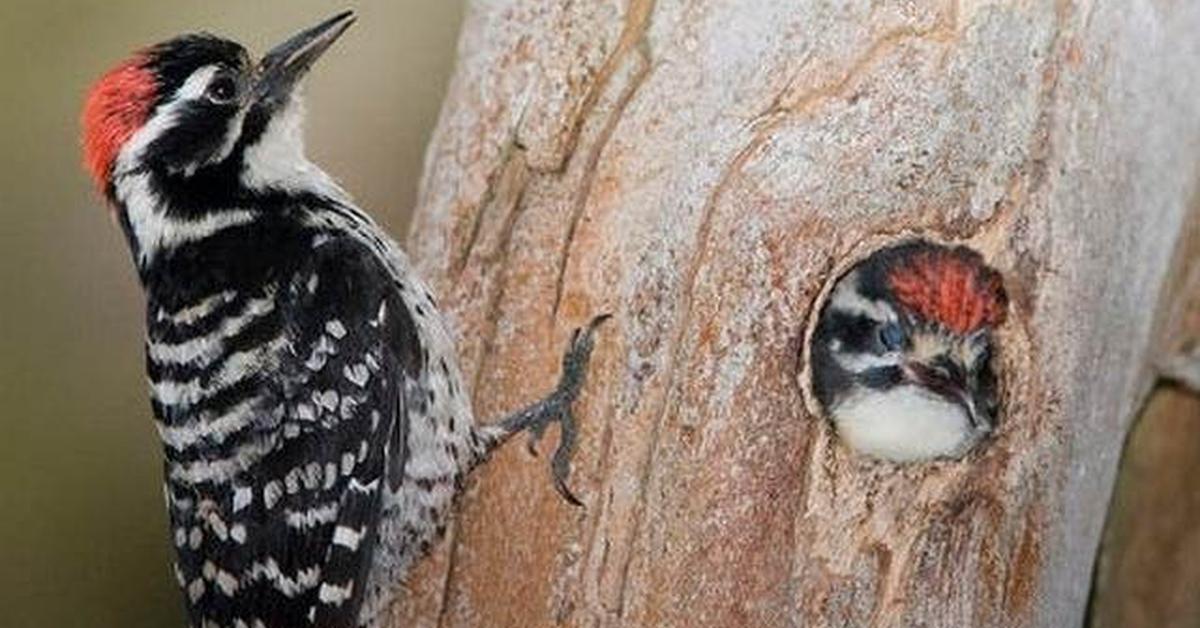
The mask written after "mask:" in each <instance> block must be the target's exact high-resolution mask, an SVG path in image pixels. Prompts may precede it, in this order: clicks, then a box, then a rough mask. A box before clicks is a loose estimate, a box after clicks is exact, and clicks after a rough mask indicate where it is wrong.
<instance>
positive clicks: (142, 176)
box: [82, 11, 603, 628]
mask: <svg viewBox="0 0 1200 628" xmlns="http://www.w3.org/2000/svg"><path fill="white" fill-rule="evenodd" d="M354 19H355V18H354V15H353V14H352V13H351V12H349V11H347V12H345V13H341V14H339V15H336V16H334V17H332V18H330V19H328V20H326V21H324V22H322V23H321V24H318V25H317V26H315V27H312V28H310V29H307V30H305V31H302V32H300V33H298V34H297V35H295V36H293V37H292V38H290V39H288V40H287V41H285V42H283V43H282V44H280V45H279V46H278V47H276V48H274V49H273V50H271V51H270V52H269V53H267V55H266V56H264V57H263V58H262V59H261V60H260V61H259V62H257V63H254V62H252V60H251V58H250V56H249V55H248V54H247V52H246V50H245V49H244V48H243V47H242V46H240V45H238V44H237V43H235V42H232V41H229V40H226V39H221V38H218V37H215V36H212V35H208V34H193V35H184V36H181V37H177V38H175V39H171V40H169V41H166V42H163V43H160V44H157V45H154V46H150V47H149V48H146V49H144V50H141V51H140V52H138V53H136V54H134V55H133V57H132V58H130V59H128V60H126V61H125V62H123V63H121V64H119V65H118V66H116V67H115V68H114V69H113V70H111V71H110V72H108V73H107V74H105V75H104V76H103V77H102V78H100V80H99V81H98V82H97V83H96V84H95V86H94V87H93V88H92V90H91V92H90V93H89V94H88V96H87V100H86V104H85V106H84V111H83V119H82V122H83V144H84V153H85V165H86V167H87V169H88V171H89V173H90V174H91V176H92V178H93V179H94V181H95V183H96V184H97V186H98V187H99V189H100V190H101V193H102V194H103V195H104V196H105V197H106V199H107V200H108V201H109V203H110V205H111V207H112V208H113V209H114V212H115V215H116V217H117V219H118V221H119V222H120V225H121V228H122V230H123V231H124V233H125V236H126V238H127V240H128V243H129V247H130V249H131V251H132V254H133V260H134V263H135V265H136V267H137V273H138V276H139V278H140V280H141V283H142V285H143V287H144V289H145V294H146V302H147V317H146V325H147V333H146V366H147V371H148V375H149V383H150V396H151V405H152V406H153V411H154V416H155V417H156V425H157V427H158V431H159V434H160V436H161V439H162V442H163V445H164V450H165V475H166V481H165V492H166V501H167V508H168V511H169V519H170V524H171V533H172V534H171V537H172V539H173V542H174V545H175V548H176V551H177V561H176V566H175V573H176V576H177V578H178V581H179V585H180V586H181V587H182V589H183V591H184V598H185V601H186V607H187V612H188V616H189V619H190V622H191V624H192V625H194V626H204V627H208V626H231V627H233V626H236V627H259V628H263V627H268V628H274V627H288V628H291V627H295V626H323V627H345V626H376V625H378V624H379V622H381V621H382V620H381V619H380V617H381V615H384V613H382V612H381V611H383V610H384V609H385V608H386V605H387V602H388V600H389V599H390V598H391V596H392V594H393V592H394V591H395V589H396V587H397V584H398V581H399V579H400V578H401V577H402V576H403V575H404V574H405V572H406V571H407V570H408V568H409V567H410V566H411V565H412V564H413V562H414V561H415V560H416V559H418V558H419V557H420V556H421V555H422V554H424V553H425V552H427V550H428V548H429V546H430V543H431V542H432V541H434V540H435V539H436V537H438V536H439V535H440V534H441V533H442V531H443V529H444V525H445V520H446V515H447V511H448V509H449V507H450V505H451V502H452V500H453V497H454V496H455V494H456V493H457V492H458V491H459V489H460V488H461V485H462V480H463V478H464V476H465V475H466V474H467V473H468V472H469V471H470V470H471V469H472V468H473V467H474V466H476V465H477V464H479V463H480V462H482V461H484V460H485V459H486V458H487V457H488V454H489V453H490V452H491V451H492V450H493V449H494V448H495V447H497V446H498V445H500V444H501V443H503V442H504V441H505V440H507V439H508V438H509V437H510V436H512V435H514V434H516V433H518V432H521V431H523V430H530V431H531V436H532V437H537V436H540V435H541V433H542V431H543V430H544V429H545V428H546V426H547V425H548V423H550V422H552V421H559V422H560V423H561V427H562V442H561V443H560V446H559V448H558V450H557V451H556V452H555V455H554V459H553V462H552V470H553V476H554V478H555V480H556V482H557V486H558V488H559V490H560V491H561V492H562V494H563V495H564V496H566V497H567V498H568V499H571V500H572V501H573V500H574V498H573V497H572V496H571V494H570V492H569V491H567V489H566V484H565V477H566V474H567V471H568V464H569V456H570V453H571V445H572V443H573V436H574V423H573V421H572V419H571V404H572V402H573V401H574V399H575V398H576V396H577V394H578V393H579V390H580V388H581V386H582V384H583V381H584V376H585V371H586V368H587V363H588V360H589V357H590V354H591V349H592V332H593V331H594V329H595V328H596V325H597V324H598V323H599V322H600V321H601V320H602V319H603V317H600V318H597V319H595V320H593V321H592V322H591V324H589V325H588V326H587V327H586V328H585V329H583V330H581V331H580V330H577V331H576V334H575V336H574V338H573V339H572V342H571V345H570V347H569V349H568V351H567V352H566V354H565V356H564V358H563V373H562V376H561V379H560V380H559V383H558V386H557V388H556V389H555V390H554V392H553V393H552V394H550V395H549V396H548V397H546V398H545V399H543V400H541V401H539V402H537V403H534V404H533V405H531V406H529V407H527V408H525V409H524V410H522V411H520V412H518V413H516V414H514V415H512V416H510V417H508V418H505V419H503V420H501V421H498V422H495V423H492V424H488V425H476V424H475V421H474V418H473V414H472V411H471V406H470V403H469V401H468V397H467V393H466V389H465V387H464V386H463V382H462V375H461V374H460V371H459V366H458V360H457V357H456V354H455V349H454V343H453V341H452V339H451V335H450V333H449V332H448V330H447V328H446V325H445V322H444V321H443V320H442V317H441V316H440V314H439V313H438V310H437V306H436V303H435V302H434V299H433V297H432V296H431V294H430V291H429V290H428V288H426V286H425V284H424V283H423V282H422V281H421V279H420V278H418V277H417V276H416V275H415V274H414V273H413V271H412V269H411V267H410V266H409V262H408V260H407V259H406V257H405V255H404V253H403V252H402V251H401V250H400V248H399V247H398V246H397V245H396V244H395V242H393V241H392V239H391V238H389V237H388V236H387V234H385V233H384V232H383V231H382V230H381V229H380V228H379V227H378V226H376V224H375V223H374V222H373V221H372V220H371V218H369V217H368V216H367V215H366V214H365V213H363V212H362V211H361V210H360V209H359V208H358V207H356V206H355V205H354V202H353V201H352V200H351V199H350V197H349V195H348V194H347V193H346V192H344V191H343V190H342V189H341V188H339V187H338V186H337V184H335V183H334V181H333V180H332V179H331V178H330V177H329V176H328V175H326V174H325V173H324V172H323V171H321V169H319V168H318V167H317V166H315V165H313V164H312V163H311V162H309V161H308V160H307V159H306V158H305V156H304V153H303V148H302V141H301V131H300V123H301V109H300V102H299V98H298V95H297V93H296V92H297V90H296V88H297V85H298V83H299V82H300V80H301V78H302V77H303V76H304V75H305V73H306V72H307V71H308V70H309V68H310V67H311V66H312V64H313V62H314V61H315V60H316V59H317V58H318V57H319V56H320V55H321V54H322V53H323V52H324V51H325V50H326V49H327V48H328V47H329V46H330V45H331V44H332V43H333V42H334V40H336V39H337V38H338V37H339V36H340V35H341V34H342V33H343V32H344V31H345V30H346V29H347V28H348V27H349V26H350V25H351V24H352V23H353V22H354Z"/></svg>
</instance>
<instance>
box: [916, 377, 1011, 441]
mask: <svg viewBox="0 0 1200 628" xmlns="http://www.w3.org/2000/svg"><path fill="white" fill-rule="evenodd" d="M901 370H902V371H903V373H904V377H905V379H907V380H908V381H910V382H912V383H914V384H917V385H919V386H923V387H925V388H926V389H927V390H929V391H930V392H932V393H933V394H935V395H938V396H939V397H942V398H943V399H945V400H946V401H948V402H950V403H955V404H958V405H959V406H961V407H962V409H963V411H964V412H965V413H966V415H967V420H968V421H970V422H971V425H972V427H974V428H975V429H977V430H983V431H990V430H991V429H992V426H993V423H992V411H991V406H992V402H991V400H990V399H988V398H987V393H985V392H984V391H982V390H978V389H977V388H976V387H974V386H971V385H970V384H969V383H968V382H967V378H966V377H965V376H964V375H963V373H962V371H961V370H958V371H956V372H947V371H945V370H944V369H936V368H933V367H930V366H929V365H926V364H923V363H921V362H908V363H905V364H904V366H903V367H902V368H901Z"/></svg>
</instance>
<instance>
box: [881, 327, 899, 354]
mask: <svg viewBox="0 0 1200 628" xmlns="http://www.w3.org/2000/svg"><path fill="white" fill-rule="evenodd" d="M879 344H880V345H881V346H882V347H883V348H884V349H885V350H887V351H899V350H900V348H901V347H902V346H904V330H903V329H901V328H900V324H899V323H888V324H886V325H884V326H883V327H880V328H879Z"/></svg>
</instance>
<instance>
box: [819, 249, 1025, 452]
mask: <svg viewBox="0 0 1200 628" xmlns="http://www.w3.org/2000/svg"><path fill="white" fill-rule="evenodd" d="M1006 309H1007V299H1006V297H1005V293H1004V287H1003V285H1002V282H1001V279H1000V276H999V274H998V273H996V271H994V270H992V269H991V268H989V267H987V266H986V265H985V264H984V262H983V259H982V258H981V257H980V256H979V254H978V253H975V252H974V251H971V250H970V249H967V248H965V247H953V248H951V247H946V246H941V245H938V244H933V243H930V242H927V241H924V240H917V241H912V242H907V243H904V244H900V245H897V246H894V247H890V248H887V249H884V250H881V251H878V252H876V253H875V254H873V255H871V256H870V257H868V258H867V259H866V260H864V261H863V262H861V263H860V264H858V265H857V266H856V267H854V268H853V269H852V270H851V271H850V272H848V273H847V274H846V275H845V276H843V277H842V278H841V279H839V280H838V283H837V284H836V285H835V286H834V289H833V292H832V294H831V295H830V298H829V302H828V304H827V305H826V306H825V309H824V310H823V311H822V312H821V318H820V321H819V322H818V324H817V329H816V330H815V333H814V334H813V338H812V342H811V345H810V358H811V360H812V371H813V392H814V393H815V394H816V396H817V400H818V401H819V402H820V403H821V405H822V407H823V408H824V409H825V411H826V412H827V413H828V415H829V416H830V418H831V419H832V420H833V422H834V424H835V425H836V426H837V430H838V433H839V435H841V437H842V438H843V439H844V440H845V441H846V442H847V443H848V444H849V445H850V446H851V447H852V448H853V449H856V450H858V451H861V452H863V453H866V454H869V455H872V456H875V457H879V458H885V459H889V460H896V461H912V460H924V459H930V458H938V457H955V456H960V455H962V454H964V453H966V452H967V451H968V450H969V449H970V448H971V447H972V446H974V445H975V444H976V443H977V442H978V441H979V440H980V439H981V438H982V437H983V436H984V435H986V434H987V433H988V432H989V431H991V429H992V427H993V425H994V420H995V413H996V389H995V377H994V375H993V373H992V369H991V354H992V346H991V345H992V337H991V332H992V329H993V328H995V327H996V326H997V325H999V324H1001V323H1002V322H1003V321H1004V317H1005V312H1006Z"/></svg>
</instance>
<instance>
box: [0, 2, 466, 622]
mask: <svg viewBox="0 0 1200 628" xmlns="http://www.w3.org/2000/svg"><path fill="white" fill-rule="evenodd" d="M348 6H349V8H354V9H356V10H357V11H358V14H359V21H358V23H357V24H355V26H354V27H353V28H351V29H350V31H349V32H347V33H346V34H345V35H344V36H343V38H342V39H341V40H340V41H339V42H338V43H337V44H336V45H335V46H334V47H333V48H332V49H331V50H330V51H329V52H328V53H327V54H326V56H325V57H324V58H322V59H321V60H320V61H319V62H318V63H317V65H316V66H315V67H314V69H313V71H312V74H311V75H310V78H309V80H308V83H307V88H306V94H307V99H306V100H307V105H308V124H307V140H308V147H309V154H310V156H311V157H312V158H313V160H314V161H316V162H317V163H319V164H321V165H322V166H324V167H325V168H326V170H328V171H329V172H330V173H331V174H332V175H333V176H334V177H336V178H337V179H339V180H340V181H341V182H342V183H343V184H344V186H345V187H346V188H347V189H348V190H350V191H351V193H353V194H354V195H355V197H356V198H357V199H358V200H359V201H360V202H361V203H362V204H363V206H364V207H365V208H366V209H368V210H369V211H370V212H371V213H372V214H374V215H375V216H376V218H378V219H379V220H380V221H381V222H382V223H384V224H385V225H386V226H387V227H388V228H389V229H390V230H391V231H392V233H394V234H396V235H397V236H403V235H404V230H405V228H406V225H407V219H408V215H409V213H410V211H411V207H412V205H413V201H414V198H415V193H416V186H417V180H418V177H419V176H420V171H421V162H422V157H423V154H424V149H425V145H426V143H427V141H428V135H429V132H430V130H431V129H432V127H433V124H434V122H435V121H436V118H437V112H438V109H439V106H440V104H441V98H442V95H443V94H444V92H445V87H446V82H447V80H448V77H449V73H450V70H451V68H452V64H453V60H454V51H455V45H456V41H457V33H458V26H459V22H460V20H461V17H462V10H463V8H462V3H461V2H459V1H457V0H456V1H447V0H392V1H383V0H381V1H369V2H366V1H360V2H356V3H355V4H352V5H348V4H346V3H335V2H318V1H315V0H302V1H295V0H288V1H287V2H283V1H276V2H239V1H233V0H221V1H216V2H212V1H210V2H199V1H195V2H184V1H175V2H154V3H151V2H135V1H132V0H103V1H99V0H92V1H75V2H57V1H51V0H43V1H40V2H34V1H30V0H16V1H14V0H5V1H4V2H3V3H0V625H3V626H6V627H12V628H23V627H27V626H29V627H39V628H41V627H72V626H88V627H105V626H121V627H140V626H155V627H162V626H182V625H183V623H184V622H183V615H182V610H181V609H182V602H181V599H180V597H179V595H178V593H177V592H176V590H175V584H174V578H173V576H171V571H170V567H169V565H170V553H169V552H170V546H169V541H168V533H167V532H168V531H167V524H166V519H165V513H164V510H163V497H162V489H161V474H162V466H161V465H162V462H161V453H160V447H159V443H158V439H157V435H156V433H155V430H154V427H153V424H152V423H151V419H150V410H149V403H148V401H147V394H146V383H145V377H144V375H143V369H142V367H143V354H142V336H143V320H144V316H145V313H144V303H143V299H142V295H141V290H140V288H139V287H138V285H137V280H136V277H135V275H134V272H133V267H132V264H131V263H130V259H129V254H128V252H127V250H126V247H125V243H124V241H123V239H122V236H121V234H120V232H119V230H118V229H117V228H116V226H115V224H114V223H113V222H112V220H111V218H110V215H109V211H108V210H107V208H106V207H105V206H104V204H103V202H102V201H101V199H100V198H99V197H98V196H97V195H96V194H95V193H94V191H93V189H92V185H91V183H90V182H89V181H88V180H87V177H86V176H85V174H84V172H83V170H82V167H81V165H80V164H81V156H80V151H79V128H78V118H79V110H80V105H81V102H82V98H83V95H84V93H85V92H86V90H87V88H88V86H89V85H90V84H91V82H92V81H93V80H95V79H96V78H97V77H98V76H99V75H100V74H101V73H102V72H103V71H104V70H105V69H107V68H108V67H110V66H112V65H113V64H115V63H116V62H117V61H119V60H120V59H122V58H124V57H125V56H127V55H128V54H129V53H130V52H131V51H133V50H134V49H136V48H139V47H141V46H145V45H148V44H151V43H154V42H157V41H160V40H163V39H166V38H169V37H172V36H174V35H176V34H180V33H183V32H188V31H197V30H207V31H209V32H213V33H217V34H220V35H223V36H226V37H229V38H231V39H235V40H237V41H240V42H241V43H243V44H244V45H246V46H247V47H248V48H249V49H250V50H251V51H252V53H254V54H256V55H257V54H261V53H263V52H264V51H266V50H267V49H269V48H270V46H271V45H273V44H274V43H276V42H278V41H282V40H283V39H284V38H286V37H287V36H289V35H290V34H292V33H293V32H295V31H297V30H300V29H301V28H304V27H307V26H309V25H311V24H315V23H316V22H318V21H320V20H321V19H323V18H325V17H327V16H329V15H331V14H333V13H336V12H337V11H339V10H342V9H344V8H347V7H348Z"/></svg>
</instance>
